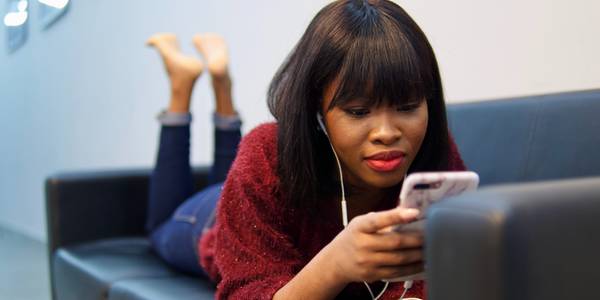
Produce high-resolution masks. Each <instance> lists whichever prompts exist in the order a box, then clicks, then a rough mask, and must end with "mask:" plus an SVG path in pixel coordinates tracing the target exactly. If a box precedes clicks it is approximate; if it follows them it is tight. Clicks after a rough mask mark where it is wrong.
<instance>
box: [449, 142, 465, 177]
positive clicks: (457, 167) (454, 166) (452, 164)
mask: <svg viewBox="0 0 600 300" xmlns="http://www.w3.org/2000/svg"><path fill="white" fill-rule="evenodd" d="M448 140H449V141H450V153H449V155H448V170H451V171H465V170H467V167H466V166H465V163H464V162H463V160H462V157H461V156H460V152H459V151H458V147H457V146H456V143H455V142H454V137H453V136H452V134H450V136H449V137H448Z"/></svg>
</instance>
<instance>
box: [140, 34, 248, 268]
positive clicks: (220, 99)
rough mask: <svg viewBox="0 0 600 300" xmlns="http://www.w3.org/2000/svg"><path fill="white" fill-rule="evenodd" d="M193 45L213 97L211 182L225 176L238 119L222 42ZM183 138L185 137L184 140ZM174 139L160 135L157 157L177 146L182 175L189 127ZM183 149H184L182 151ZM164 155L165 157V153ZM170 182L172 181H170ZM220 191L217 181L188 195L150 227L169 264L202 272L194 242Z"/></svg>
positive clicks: (201, 40)
mask: <svg viewBox="0 0 600 300" xmlns="http://www.w3.org/2000/svg"><path fill="white" fill-rule="evenodd" d="M194 44H195V45H196V46H197V47H198V48H199V50H201V53H202V54H203V55H204V57H205V59H206V61H207V63H208V65H209V72H210V73H211V75H212V79H213V89H214V93H215V99H216V112H215V114H214V122H215V154H214V158H215V161H214V162H215V163H214V165H213V168H212V171H211V180H212V181H213V182H220V181H223V180H224V179H225V176H226V174H227V172H228V170H229V166H230V165H231V163H232V161H233V158H234V157H235V153H236V150H237V145H238V143H239V140H240V126H241V121H240V120H239V117H238V116H237V114H236V113H235V110H234V108H233V103H232V100H231V80H230V78H229V75H228V71H227V53H226V47H225V44H224V41H223V40H222V39H221V38H220V37H218V36H215V35H202V36H196V37H195V38H194ZM215 60H219V61H220V62H221V63H215ZM210 66H212V67H210ZM190 94H191V93H190ZM188 109H189V105H188ZM167 129H169V128H166V127H163V132H164V133H168V135H166V134H165V135H166V136H168V137H171V136H172V135H175V134H173V132H172V131H170V130H167ZM184 137H185V138H186V139H185V141H184ZM175 139H176V141H175V143H176V144H177V145H178V146H177V147H173V146H172V145H167V144H164V145H163V136H162V134H161V146H160V147H161V150H160V151H159V159H160V158H161V156H160V152H161V151H162V148H168V149H169V150H170V149H171V148H177V149H179V150H178V151H179V152H178V153H179V154H178V155H181V156H182V157H185V160H186V161H185V164H186V165H187V166H188V168H187V172H186V174H190V172H189V126H188V127H187V135H186V136H183V135H182V134H179V135H176V136H175ZM164 140H165V143H169V142H171V141H169V140H167V139H166V138H165V139H164ZM184 146H185V147H184ZM184 150H186V151H187V152H185V153H184ZM164 157H165V158H168V157H167V156H166V155H165V156H164ZM168 159H169V160H171V159H172V161H177V160H180V159H181V158H175V157H173V158H168ZM181 164H183V162H181ZM157 165H158V163H157ZM178 169H179V168H178ZM165 174H169V173H165ZM189 176H190V180H187V179H186V181H185V182H186V184H187V183H188V182H190V186H191V175H189ZM156 180H158V178H157V179H156ZM167 180H168V179H167ZM171 184H174V182H172V183H171ZM190 189H191V187H190ZM220 192H221V185H220V184H216V185H212V186H209V187H207V188H205V189H204V190H203V191H201V192H199V193H197V194H195V195H193V196H192V197H190V198H188V199H187V200H186V201H185V202H184V203H183V204H181V205H180V206H179V207H178V208H177V209H176V211H175V212H174V213H173V214H172V216H171V217H170V218H168V219H167V220H166V221H165V222H162V224H160V223H159V226H158V227H155V228H154V230H152V233H151V235H150V239H151V242H152V245H153V246H154V249H155V250H156V251H157V253H158V254H159V255H160V256H161V257H162V258H163V259H164V260H165V261H167V262H168V263H169V264H170V265H171V266H173V267H175V268H177V269H179V270H181V271H184V272H187V273H191V274H195V275H204V272H203V270H202V268H201V267H200V265H199V262H198V257H199V253H198V241H199V238H200V236H201V235H202V232H203V230H204V229H205V227H206V226H207V225H208V226H210V224H212V220H214V210H215V207H216V203H217V201H218V199H219V195H220ZM190 193H191V192H190ZM155 202H158V201H155ZM170 203H174V202H170ZM150 204H152V203H150ZM159 206H160V204H159V205H157V207H159ZM170 211H172V210H170Z"/></svg>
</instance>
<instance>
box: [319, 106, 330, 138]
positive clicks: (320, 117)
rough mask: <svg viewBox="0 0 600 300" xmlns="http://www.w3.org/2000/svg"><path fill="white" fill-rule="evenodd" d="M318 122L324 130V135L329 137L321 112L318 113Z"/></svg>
mask: <svg viewBox="0 0 600 300" xmlns="http://www.w3.org/2000/svg"><path fill="white" fill-rule="evenodd" d="M317 122H318V123H319V127H321V130H323V133H325V135H326V136H327V137H329V134H327V129H326V128H325V123H323V116H322V115H321V113H320V112H318V113H317Z"/></svg>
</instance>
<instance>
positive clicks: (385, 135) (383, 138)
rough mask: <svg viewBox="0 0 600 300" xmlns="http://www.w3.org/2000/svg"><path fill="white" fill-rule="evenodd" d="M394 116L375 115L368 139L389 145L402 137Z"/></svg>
mask: <svg viewBox="0 0 600 300" xmlns="http://www.w3.org/2000/svg"><path fill="white" fill-rule="evenodd" d="M396 123H397V122H395V120H394V116H390V115H388V114H382V115H380V116H378V117H377V120H375V122H374V126H373V127H372V129H371V134H370V140H371V142H372V143H375V144H383V145H391V144H394V143H396V142H397V141H398V140H399V139H400V138H401V137H402V131H401V130H400V127H399V126H398V125H397V124H396Z"/></svg>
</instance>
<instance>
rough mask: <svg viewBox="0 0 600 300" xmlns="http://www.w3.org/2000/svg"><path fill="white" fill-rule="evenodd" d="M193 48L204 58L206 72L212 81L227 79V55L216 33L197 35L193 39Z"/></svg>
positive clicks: (224, 45) (225, 45) (224, 46)
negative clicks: (206, 65)
mask: <svg viewBox="0 0 600 300" xmlns="http://www.w3.org/2000/svg"><path fill="white" fill-rule="evenodd" d="M193 42H194V46H196V49H198V51H199V52H200V53H201V54H202V56H204V59H205V60H206V63H207V64H208V72H209V73H210V75H211V76H212V77H213V79H214V80H223V79H228V77H229V74H228V71H227V68H228V64H229V55H228V53H227V44H225V40H224V39H223V37H221V36H220V35H218V34H216V33H204V34H197V35H195V36H194V37H193Z"/></svg>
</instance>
